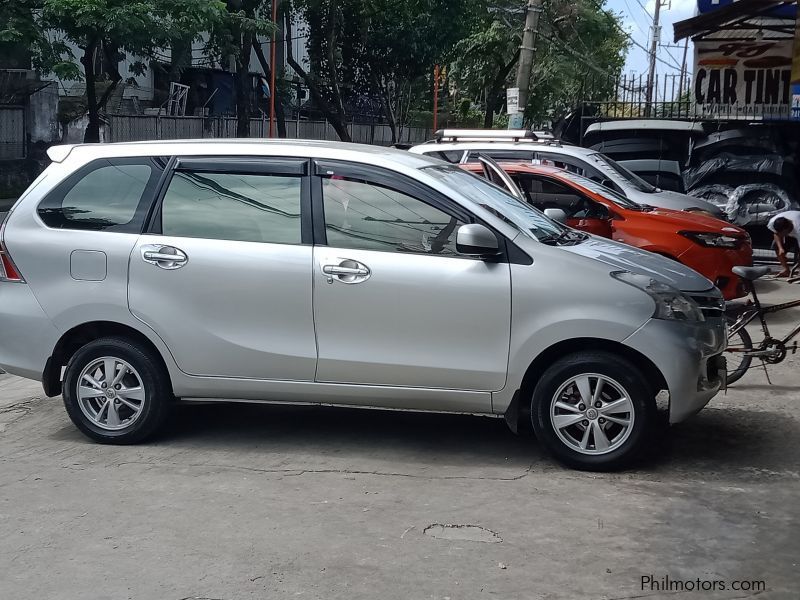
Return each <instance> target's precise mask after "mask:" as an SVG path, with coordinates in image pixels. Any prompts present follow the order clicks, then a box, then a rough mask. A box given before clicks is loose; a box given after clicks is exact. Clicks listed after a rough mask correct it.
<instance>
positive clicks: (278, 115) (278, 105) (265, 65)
mask: <svg viewBox="0 0 800 600" xmlns="http://www.w3.org/2000/svg"><path fill="white" fill-rule="evenodd" d="M276 43H277V42H276ZM253 50H255V51H256V58H258V63H259V64H260V65H261V70H262V71H264V77H266V78H267V81H270V80H271V79H270V78H271V77H272V72H271V69H270V67H269V62H267V57H266V56H265V55H264V49H263V48H262V47H261V44H259V43H258V39H257V38H256V36H255V35H254V36H253ZM275 87H276V88H277V87H278V80H277V78H276V79H275ZM269 93H270V94H274V95H275V124H276V125H277V126H278V137H280V138H285V137H286V115H285V114H284V111H283V101H282V98H281V97H280V96H279V95H278V90H277V89H274V90H270V91H269Z"/></svg>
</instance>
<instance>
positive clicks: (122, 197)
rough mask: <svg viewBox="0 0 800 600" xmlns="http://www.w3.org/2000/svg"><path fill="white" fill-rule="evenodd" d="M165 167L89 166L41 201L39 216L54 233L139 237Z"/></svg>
mask: <svg viewBox="0 0 800 600" xmlns="http://www.w3.org/2000/svg"><path fill="white" fill-rule="evenodd" d="M165 163H166V161H165V160H164V159H160V158H115V159H102V160H97V161H94V162H92V163H89V164H88V165H86V166H85V167H83V168H82V169H80V170H78V171H77V172H76V173H74V174H73V175H71V176H70V177H68V178H67V179H66V180H65V181H64V182H63V183H61V184H60V185H59V186H58V187H56V189H54V190H53V191H52V192H51V193H50V194H49V195H48V196H47V197H46V198H45V199H44V200H43V201H42V203H41V204H40V205H39V209H38V213H39V216H40V217H41V219H42V221H44V223H45V224H46V225H47V226H48V227H53V228H57V229H88V230H95V231H115V232H119V233H139V232H140V231H141V229H142V224H143V222H144V218H145V215H146V214H147V211H148V210H149V208H150V204H151V202H152V199H153V192H154V190H155V187H156V184H157V182H158V177H159V175H160V174H161V172H162V171H163V169H164V165H165Z"/></svg>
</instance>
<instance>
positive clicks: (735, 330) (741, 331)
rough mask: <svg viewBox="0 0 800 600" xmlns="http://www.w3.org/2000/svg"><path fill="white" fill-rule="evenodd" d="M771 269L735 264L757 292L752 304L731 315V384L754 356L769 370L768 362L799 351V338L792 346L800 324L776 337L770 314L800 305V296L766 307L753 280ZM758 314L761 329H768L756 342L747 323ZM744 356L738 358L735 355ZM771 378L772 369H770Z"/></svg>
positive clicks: (752, 292)
mask: <svg viewBox="0 0 800 600" xmlns="http://www.w3.org/2000/svg"><path fill="white" fill-rule="evenodd" d="M768 272H769V267H734V268H733V273H734V274H736V275H738V276H739V277H741V278H742V279H744V280H745V282H746V285H747V288H748V291H749V292H750V294H751V295H752V296H753V301H752V304H748V306H746V307H745V309H744V310H743V311H742V312H741V313H740V314H739V315H738V316H737V317H732V316H728V317H727V319H728V348H727V349H726V352H727V353H728V356H727V363H728V367H727V375H728V377H727V383H728V384H731V383H734V382H736V381H739V379H741V378H742V376H743V375H744V374H745V373H746V372H747V370H748V369H749V368H750V365H751V363H752V361H753V359H754V358H759V359H761V364H762V365H763V366H764V372H765V373H766V365H767V364H770V365H777V364H778V363H780V362H782V361H783V360H784V359H785V358H786V356H787V354H788V353H789V352H791V353H792V354H794V353H795V352H797V342H796V341H795V342H794V344H793V345H792V346H788V344H789V342H791V341H792V339H794V338H795V337H796V336H797V335H798V334H799V333H800V324H798V325H797V327H795V328H794V329H792V331H790V332H789V334H788V335H786V336H784V337H783V338H774V337H772V334H771V333H770V331H769V326H768V325H767V319H766V316H767V315H769V314H772V313H776V312H780V311H782V310H786V309H789V308H794V307H795V306H800V300H793V301H791V302H784V303H782V304H775V305H774V306H767V307H764V306H762V305H761V301H760V300H759V298H758V294H757V293H756V288H755V285H754V284H753V282H754V281H755V280H756V279H759V278H760V277H763V276H764V275H766V274H767V273H768ZM756 317H758V319H759V321H760V322H761V329H762V331H763V332H764V339H763V340H761V341H760V342H758V344H756V346H755V347H754V346H753V341H752V339H751V338H750V334H749V333H748V332H747V330H746V329H745V327H746V326H747V325H748V324H749V323H751V322H752V321H753V319H755V318H756ZM731 355H733V356H736V357H741V359H740V360H739V361H738V362H737V361H736V360H735V359H734V360H732V357H731ZM767 381H769V373H767Z"/></svg>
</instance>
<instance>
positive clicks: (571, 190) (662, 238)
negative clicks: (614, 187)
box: [463, 163, 753, 300]
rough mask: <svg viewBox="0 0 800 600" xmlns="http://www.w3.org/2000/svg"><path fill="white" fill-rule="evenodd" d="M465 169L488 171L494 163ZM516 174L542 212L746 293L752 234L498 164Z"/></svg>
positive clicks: (579, 179) (561, 174) (735, 293)
mask: <svg viewBox="0 0 800 600" xmlns="http://www.w3.org/2000/svg"><path fill="white" fill-rule="evenodd" d="M490 166H492V165H488V166H486V165H483V164H480V163H478V164H476V163H469V164H465V165H463V167H464V168H466V169H468V170H470V171H472V172H477V173H481V174H483V175H484V176H485V175H487V171H488V167H490ZM494 166H495V167H496V168H498V169H499V168H502V170H503V171H504V172H506V173H508V174H509V175H510V176H511V179H512V182H513V184H514V185H513V186H512V187H511V188H509V191H510V192H511V193H512V194H515V195H519V197H520V199H522V200H524V201H526V202H528V203H530V204H531V205H533V206H535V207H536V208H538V209H539V210H542V211H548V210H555V211H560V213H561V215H560V216H562V217H563V219H564V220H565V222H566V224H567V225H569V226H570V227H574V228H575V229H579V230H581V231H586V232H589V233H593V234H595V235H599V236H602V237H606V238H611V239H613V240H616V241H618V242H624V243H626V244H630V245H631V246H635V247H637V248H641V249H642V250H647V251H649V252H655V253H656V254H660V255H662V256H665V257H667V258H670V259H672V260H676V261H678V262H680V263H683V264H685V265H686V266H687V267H691V268H692V269H694V270H695V271H697V272H698V273H701V274H702V275H704V276H705V277H707V278H708V279H710V280H711V281H713V282H714V285H716V286H717V287H718V288H719V289H720V290H721V291H722V294H723V296H724V297H725V299H726V300H732V299H735V298H739V297H742V296H744V295H746V293H747V292H746V289H745V286H744V284H743V282H742V281H741V280H740V278H739V277H737V276H736V275H734V273H733V268H734V267H736V266H749V265H751V264H752V260H753V249H752V245H751V243H750V238H749V236H748V235H747V233H746V232H745V231H744V230H743V229H740V228H739V227H736V226H734V225H730V224H728V223H725V222H723V221H720V220H718V219H714V218H712V217H708V216H706V215H704V214H701V213H686V212H683V211H677V210H670V209H667V208H656V207H652V206H645V205H641V204H636V203H634V202H631V201H630V200H628V199H627V198H625V197H624V196H622V195H621V194H617V193H616V192H613V191H611V190H610V189H608V188H606V187H605V186H602V185H600V184H598V183H596V182H595V181H593V180H591V179H589V178H587V177H583V176H582V175H577V174H575V173H572V172H570V171H566V170H563V169H556V168H553V167H539V166H533V165H530V164H525V163H522V164H521V163H502V164H499V165H498V164H497V163H495V164H494Z"/></svg>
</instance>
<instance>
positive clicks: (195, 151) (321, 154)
mask: <svg viewBox="0 0 800 600" xmlns="http://www.w3.org/2000/svg"><path fill="white" fill-rule="evenodd" d="M47 155H48V156H49V157H50V159H51V160H52V161H54V162H63V161H64V160H65V159H66V158H67V157H68V156H72V157H78V158H80V159H82V160H93V159H95V158H105V157H124V156H285V157H299V158H321V159H339V160H348V161H352V162H361V163H368V164H373V165H386V166H389V165H391V166H393V167H395V168H396V167H397V166H403V167H406V168H412V169H418V168H421V167H425V166H429V165H437V164H441V162H440V161H437V160H435V159H433V158H429V157H424V156H420V155H419V154H412V153H410V152H407V151H405V150H397V149H396V148H386V147H383V146H370V145H367V144H351V143H346V142H325V141H319V140H284V139H280V140H278V139H229V138H226V139H207V140H202V139H201V140H154V141H142V142H122V143H114V144H75V145H64V146H51V147H50V148H49V149H48V151H47Z"/></svg>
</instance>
